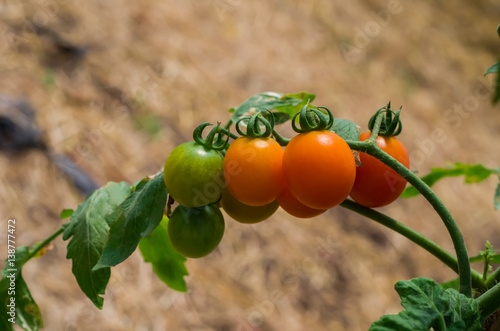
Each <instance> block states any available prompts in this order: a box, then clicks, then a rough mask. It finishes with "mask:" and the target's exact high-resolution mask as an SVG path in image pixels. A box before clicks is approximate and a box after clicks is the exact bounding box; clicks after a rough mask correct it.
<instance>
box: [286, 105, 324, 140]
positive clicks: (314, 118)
mask: <svg viewBox="0 0 500 331" xmlns="http://www.w3.org/2000/svg"><path fill="white" fill-rule="evenodd" d="M320 109H324V110H325V111H326V113H327V114H325V113H323V112H322V111H320ZM297 116H299V127H297V122H296V118H297ZM333 120H334V119H333V114H332V112H331V111H330V109H328V108H326V107H314V108H309V102H308V103H307V104H305V105H304V107H302V109H301V110H300V112H298V113H297V114H295V115H294V116H293V118H292V128H293V130H294V131H295V132H297V133H304V132H310V131H321V130H329V129H330V128H331V127H332V125H333Z"/></svg>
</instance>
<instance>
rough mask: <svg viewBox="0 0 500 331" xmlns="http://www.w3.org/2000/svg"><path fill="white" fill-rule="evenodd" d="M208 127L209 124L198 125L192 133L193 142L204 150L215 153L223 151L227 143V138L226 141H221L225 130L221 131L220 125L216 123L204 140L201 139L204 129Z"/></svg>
mask: <svg viewBox="0 0 500 331" xmlns="http://www.w3.org/2000/svg"><path fill="white" fill-rule="evenodd" d="M210 125H212V124H210V123H209V122H204V123H201V124H200V125H198V126H197V127H196V129H194V131H193V140H194V141H195V142H196V143H198V144H200V145H203V146H205V148H208V149H212V150H215V151H221V150H223V149H225V148H226V146H227V144H228V142H229V136H227V138H226V140H223V135H224V134H225V132H224V131H225V130H222V128H221V127H220V123H217V125H216V126H215V127H213V128H212V130H210V132H209V133H208V135H207V138H206V139H203V136H202V134H203V130H205V128H206V127H207V126H210Z"/></svg>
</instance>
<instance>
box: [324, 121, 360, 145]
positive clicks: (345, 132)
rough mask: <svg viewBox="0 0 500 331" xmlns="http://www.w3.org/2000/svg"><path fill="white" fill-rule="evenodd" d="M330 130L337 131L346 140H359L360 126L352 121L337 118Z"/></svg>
mask: <svg viewBox="0 0 500 331" xmlns="http://www.w3.org/2000/svg"><path fill="white" fill-rule="evenodd" d="M330 131H333V132H335V133H336V134H338V135H339V136H340V137H342V139H344V140H352V141H359V127H358V125H357V124H356V123H354V122H352V121H349V120H345V119H343V118H335V120H334V121H333V125H332V127H331V128H330Z"/></svg>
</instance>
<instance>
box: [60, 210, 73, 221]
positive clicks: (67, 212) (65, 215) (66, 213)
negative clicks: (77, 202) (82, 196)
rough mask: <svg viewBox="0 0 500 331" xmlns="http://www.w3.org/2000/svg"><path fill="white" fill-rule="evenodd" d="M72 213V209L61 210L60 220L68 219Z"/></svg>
mask: <svg viewBox="0 0 500 331" xmlns="http://www.w3.org/2000/svg"><path fill="white" fill-rule="evenodd" d="M73 212H74V210H73V209H63V210H62V211H61V216H60V217H61V218H62V219H65V218H68V217H71V215H73Z"/></svg>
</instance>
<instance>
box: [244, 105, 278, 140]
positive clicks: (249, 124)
mask: <svg viewBox="0 0 500 331" xmlns="http://www.w3.org/2000/svg"><path fill="white" fill-rule="evenodd" d="M267 113H268V114H269V121H268V120H266V119H265V118H264V116H262V113H261V112H258V113H256V114H254V115H252V116H246V117H243V118H240V119H239V120H238V121H237V122H236V131H237V132H238V133H239V134H240V135H242V136H245V137H250V138H267V137H269V136H271V134H272V133H273V129H274V116H273V114H272V113H271V112H270V111H269V110H268V111H267ZM242 122H246V131H243V130H242V129H241V128H240V125H241V123H242ZM261 126H264V130H262V128H261Z"/></svg>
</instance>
